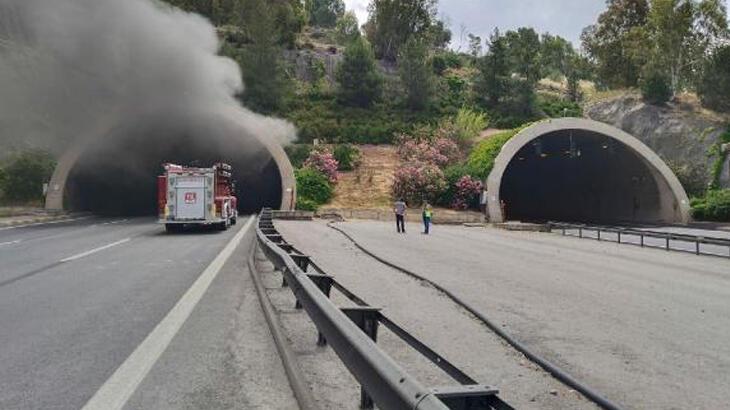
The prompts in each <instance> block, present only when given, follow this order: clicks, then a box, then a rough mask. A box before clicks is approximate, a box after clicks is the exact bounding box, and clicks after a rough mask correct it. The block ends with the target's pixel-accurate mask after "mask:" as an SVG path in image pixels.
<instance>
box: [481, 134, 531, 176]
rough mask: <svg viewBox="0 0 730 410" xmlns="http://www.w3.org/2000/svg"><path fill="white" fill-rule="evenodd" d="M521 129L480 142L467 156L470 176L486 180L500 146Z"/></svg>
mask: <svg viewBox="0 0 730 410" xmlns="http://www.w3.org/2000/svg"><path fill="white" fill-rule="evenodd" d="M521 130H522V128H515V129H513V130H510V131H505V132H501V133H499V134H497V135H494V136H492V137H491V138H489V139H486V140H484V141H482V142H480V143H479V144H478V145H477V146H476V147H475V148H474V150H473V151H472V153H471V154H470V155H469V159H468V161H467V165H468V166H469V170H470V171H471V175H472V176H474V177H477V178H479V179H486V178H487V176H489V173H490V172H492V168H493V167H494V160H495V159H496V158H497V155H499V152H500V151H501V150H502V146H503V145H504V144H505V143H507V141H509V140H510V139H511V138H512V137H514V136H515V135H517V133H518V132H520V131H521Z"/></svg>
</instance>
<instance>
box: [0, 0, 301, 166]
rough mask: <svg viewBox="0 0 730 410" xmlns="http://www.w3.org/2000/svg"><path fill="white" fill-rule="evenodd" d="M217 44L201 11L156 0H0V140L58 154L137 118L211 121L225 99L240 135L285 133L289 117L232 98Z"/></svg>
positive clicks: (236, 79) (155, 122) (233, 83)
mask: <svg viewBox="0 0 730 410" xmlns="http://www.w3.org/2000/svg"><path fill="white" fill-rule="evenodd" d="M218 48H219V41H218V38H217V36H216V33H215V30H214V27H213V26H212V25H211V24H210V23H209V22H208V21H207V20H205V19H204V18H203V17H200V16H198V15H194V14H190V13H186V12H183V11H181V10H178V9H175V8H172V7H170V6H168V5H166V4H163V3H161V2H159V1H157V0H0V147H5V148H8V147H9V148H10V150H12V149H18V148H24V147H29V146H30V147H42V148H49V149H51V150H53V151H55V152H57V153H60V152H62V151H63V150H64V149H66V148H67V147H68V146H69V145H70V144H71V143H72V142H74V141H78V140H79V139H83V138H89V137H93V138H95V139H96V140H95V141H100V140H99V139H102V138H112V137H110V135H116V136H117V137H118V136H119V135H120V134H123V133H120V132H116V133H109V132H107V133H104V132H100V130H105V129H106V130H107V131H109V129H108V128H115V127H117V128H118V127H121V126H123V125H124V124H133V125H135V126H138V125H139V124H138V122H139V121H146V122H147V123H148V125H149V126H150V127H153V128H155V129H159V128H164V127H165V126H166V125H167V124H170V125H172V126H173V127H174V129H186V128H191V129H192V128H197V129H200V128H201V127H203V128H205V127H214V126H215V125H214V124H215V121H214V120H213V118H214V116H215V113H216V111H218V110H223V111H228V112H229V113H230V111H231V109H232V107H235V108H234V109H235V110H237V112H236V114H235V115H236V116H239V119H238V120H237V121H236V122H237V123H240V124H242V126H241V127H242V129H241V130H240V133H241V138H244V139H245V138H250V137H251V136H252V135H261V136H264V137H266V138H275V139H277V140H278V141H283V140H287V139H291V138H292V137H293V136H294V128H293V127H292V126H291V125H290V124H288V123H286V122H283V121H280V120H274V119H271V118H267V117H263V116H259V115H256V114H253V113H252V112H250V111H248V110H246V109H245V108H242V107H240V106H239V104H238V102H237V100H236V98H235V95H236V94H237V93H239V92H241V91H242V89H243V84H242V82H241V73H240V71H239V68H238V66H237V64H236V63H235V62H234V61H232V60H230V59H227V58H223V57H220V56H218V55H217V52H218ZM211 114H212V115H211ZM201 118H202V119H203V121H205V118H210V119H211V120H210V121H209V123H208V124H206V125H201V124H200V123H196V124H189V125H190V127H188V126H187V125H188V124H186V122H191V121H201ZM106 127H108V128H106ZM237 132H239V131H237ZM165 134H167V135H170V134H171V133H164V132H162V133H160V134H158V135H165ZM149 138H150V140H149V143H155V142H156V141H155V140H154V138H156V137H155V135H151V136H149ZM158 138H163V137H158ZM199 138H205V136H203V135H201V136H199ZM10 150H6V149H2V151H5V152H3V153H0V159H2V158H1V157H2V156H3V155H4V154H6V153H7V152H8V151H10Z"/></svg>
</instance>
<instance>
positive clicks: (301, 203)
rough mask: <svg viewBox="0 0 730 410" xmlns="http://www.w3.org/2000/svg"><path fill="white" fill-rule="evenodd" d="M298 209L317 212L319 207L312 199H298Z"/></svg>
mask: <svg viewBox="0 0 730 410" xmlns="http://www.w3.org/2000/svg"><path fill="white" fill-rule="evenodd" d="M297 209H298V210H300V211H312V212H316V211H317V210H318V209H319V205H318V204H317V203H316V202H314V201H312V200H311V199H307V198H298V199H297Z"/></svg>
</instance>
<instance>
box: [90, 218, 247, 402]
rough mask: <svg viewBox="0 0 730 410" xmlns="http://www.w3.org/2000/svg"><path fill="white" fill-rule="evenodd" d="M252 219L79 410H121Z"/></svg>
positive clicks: (230, 253)
mask: <svg viewBox="0 0 730 410" xmlns="http://www.w3.org/2000/svg"><path fill="white" fill-rule="evenodd" d="M255 219H256V218H255V217H250V218H249V220H248V222H247V223H246V225H245V226H244V227H243V228H241V230H240V231H238V233H236V235H235V236H234V237H233V238H232V239H231V240H230V242H228V244H227V245H226V247H225V248H223V250H222V251H221V252H220V253H219V254H218V256H216V257H215V259H214V260H213V262H211V263H210V265H208V267H207V268H205V270H204V271H203V273H202V274H201V275H200V276H199V277H198V279H197V280H195V283H193V285H192V286H191V287H190V289H188V290H187V292H185V294H184V295H183V296H182V297H181V298H180V300H178V302H177V304H175V306H174V307H173V308H172V309H171V310H170V312H168V313H167V316H165V318H164V319H162V321H160V323H158V324H157V326H155V328H154V329H153V330H152V332H150V334H149V335H147V337H146V338H145V339H144V341H142V343H140V345H139V346H137V348H136V349H134V352H132V354H131V355H129V357H127V359H126V360H125V361H124V363H122V364H121V366H119V367H118V368H117V370H116V371H115V372H114V374H112V376H111V377H110V378H109V379H108V380H107V381H106V382H105V383H104V385H102V386H101V387H100V388H99V390H97V392H96V393H95V394H94V396H93V397H92V398H91V399H90V400H89V401H88V402H87V403H86V405H85V406H84V407H83V408H82V410H112V409H121V408H122V407H123V406H124V405H125V404H126V403H127V401H128V400H129V398H130V397H132V394H134V392H135V391H136V390H137V387H138V386H139V384H140V383H141V382H142V380H143V379H144V378H145V376H147V373H149V371H150V370H151V369H152V366H154V365H155V363H156V362H157V360H158V359H159V358H160V356H162V353H164V351H165V349H167V346H169V345H170V342H171V341H172V339H173V338H174V337H175V335H176V334H177V332H178V331H179V330H180V328H181V327H182V326H183V324H184V323H185V321H187V320H188V317H190V314H191V313H192V312H193V309H195V306H197V304H198V302H200V299H201V298H202V297H203V295H204V294H205V292H206V291H207V290H208V287H209V286H210V284H211V283H212V282H213V280H215V278H216V277H217V276H218V273H219V272H220V270H221V268H223V265H225V263H226V261H227V260H228V258H230V257H231V255H232V254H233V251H234V250H235V249H236V247H238V245H239V244H240V243H241V240H242V239H243V236H244V235H245V234H246V232H248V229H249V228H250V227H251V224H252V223H253V221H254V220H255Z"/></svg>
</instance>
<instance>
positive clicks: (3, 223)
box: [0, 214, 87, 228]
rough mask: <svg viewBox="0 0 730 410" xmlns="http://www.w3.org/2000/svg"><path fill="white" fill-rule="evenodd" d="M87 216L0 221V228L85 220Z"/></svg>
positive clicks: (64, 215)
mask: <svg viewBox="0 0 730 410" xmlns="http://www.w3.org/2000/svg"><path fill="white" fill-rule="evenodd" d="M85 216H87V215H84V214H77V215H70V214H63V215H58V216H39V217H33V218H26V219H16V220H13V221H0V228H13V227H16V226H22V225H34V224H42V223H48V222H62V221H75V220H76V219H78V218H83V217H85Z"/></svg>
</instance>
